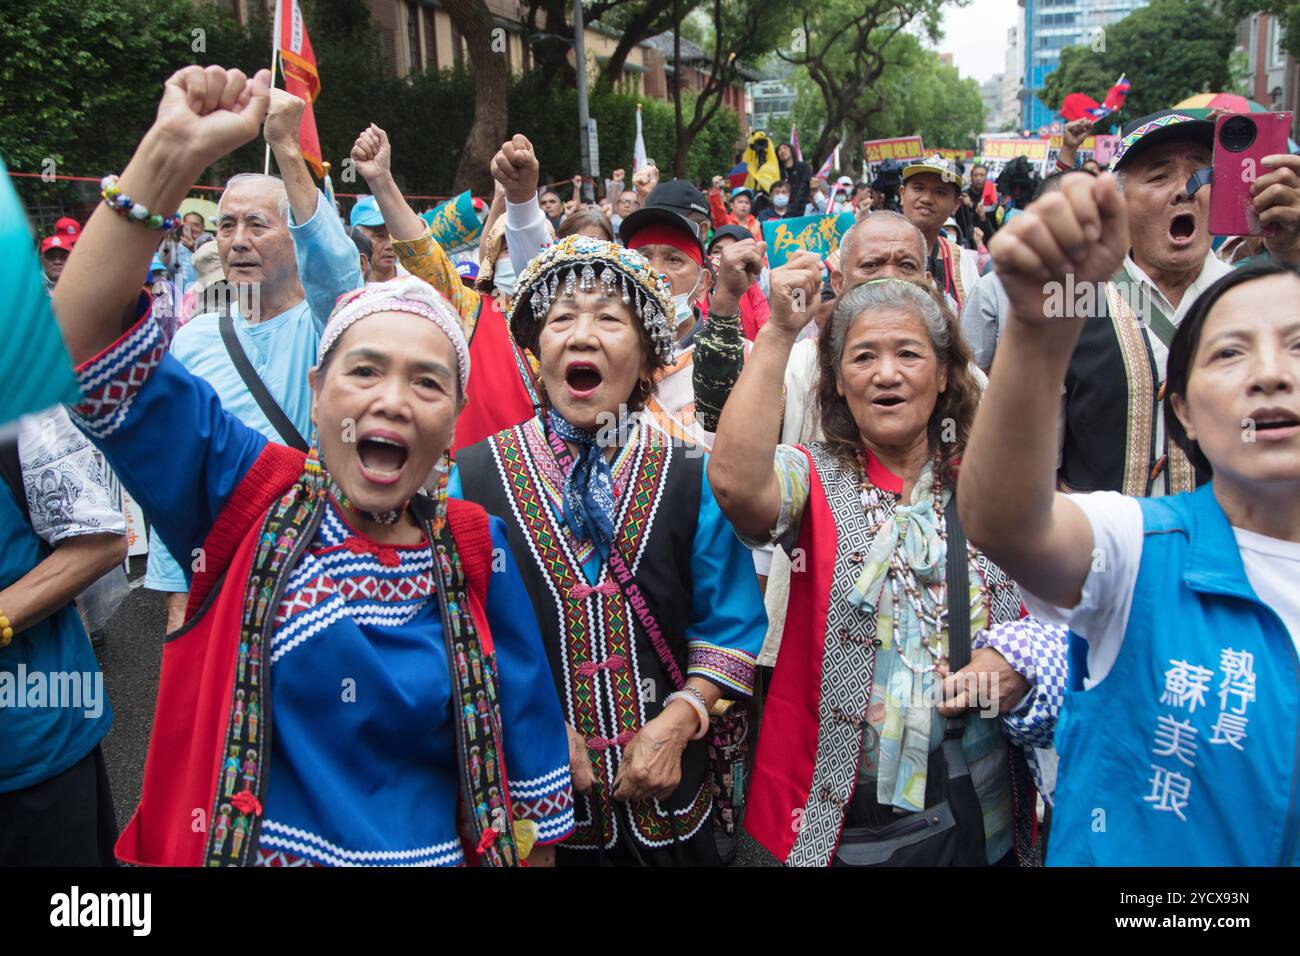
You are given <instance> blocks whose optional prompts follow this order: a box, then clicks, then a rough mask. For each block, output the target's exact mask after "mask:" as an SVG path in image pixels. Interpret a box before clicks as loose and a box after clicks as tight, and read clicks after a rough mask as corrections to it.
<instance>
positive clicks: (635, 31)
mask: <svg viewBox="0 0 1300 956" xmlns="http://www.w3.org/2000/svg"><path fill="white" fill-rule="evenodd" d="M673 2H675V0H650V2H649V3H647V4H646V5H645V7H644V8H642V9H641V10H640V11H639V12H638V13H637V14H636V15H635V16H634V17H633V18H632V19H631V20H630V21H628V24H627V26H626V27H625V28H624V30H623V35H622V36H621V37H619V38H618V45H617V46H615V47H614V52H613V53H611V54H610V55H609V60H608V61H606V63H605V68H604V69H603V70H601V72H600V83H601V85H603V86H605V87H607V88H613V86H614V84H616V83H617V82H618V80H619V75H620V74H621V73H622V72H623V65H624V64H625V63H626V62H627V58H628V55H629V54H630V53H631V52H632V50H633V49H634V48H635V47H636V45H637V44H638V43H640V42H641V41H642V40H644V39H645V38H646V37H648V36H652V35H654V33H655V32H656V31H655V29H654V26H655V21H656V20H658V19H659V17H660V16H662V15H663V14H664V13H665V12H666V11H667V10H668V8H669V7H671V6H672V4H673Z"/></svg>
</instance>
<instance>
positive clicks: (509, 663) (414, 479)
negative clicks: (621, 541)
mask: <svg viewBox="0 0 1300 956" xmlns="http://www.w3.org/2000/svg"><path fill="white" fill-rule="evenodd" d="M268 85H269V75H268V74H267V72H266V71H262V72H261V73H259V74H258V75H257V76H256V77H255V78H254V79H253V80H251V81H249V80H247V79H246V78H245V77H244V75H243V74H242V73H240V72H239V71H238V70H230V71H226V70H223V69H221V68H220V67H208V68H206V70H205V69H201V68H199V67H195V66H191V67H187V68H186V69H184V70H181V71H180V72H178V73H177V74H175V75H174V76H173V77H172V78H171V79H170V80H168V82H167V84H166V86H165V88H164V93H163V99H162V102H161V104H160V106H159V109H158V116H157V120H156V122H155V124H154V126H153V128H152V129H150V131H149V132H148V134H147V135H146V136H145V138H144V140H143V142H142V143H141V144H140V146H139V147H138V149H137V151H136V154H135V156H134V157H133V159H132V160H131V163H130V165H129V166H128V167H127V169H126V171H125V172H124V173H123V175H122V177H121V179H120V181H119V183H118V186H117V189H118V192H117V195H118V196H120V197H129V198H124V199H123V201H121V202H117V201H115V202H114V203H113V204H112V208H110V204H109V203H107V202H106V203H105V205H103V206H101V207H100V208H99V209H97V210H96V212H95V214H94V215H93V216H92V217H91V220H90V222H89V223H88V225H87V226H86V230H85V232H84V234H83V236H82V239H81V242H82V243H83V245H81V247H80V248H79V249H78V250H77V251H76V254H75V255H74V257H73V258H72V259H71V261H70V262H69V264H68V268H67V271H66V274H65V275H64V280H63V282H61V283H60V284H59V288H58V290H57V295H56V299H55V303H54V304H55V310H56V312H57V314H58V316H59V321H60V325H61V328H62V332H63V336H64V340H65V342H66V343H67V346H68V350H69V352H70V353H71V355H72V358H73V360H74V361H75V362H76V363H78V364H77V374H78V376H79V378H80V383H81V389H82V392H83V396H84V397H83V400H82V401H81V402H80V403H79V404H78V405H76V406H75V408H74V410H73V413H74V418H75V419H76V421H77V423H78V424H79V425H80V426H81V428H82V429H83V430H84V431H85V432H86V433H87V434H88V435H89V436H90V437H91V440H92V441H93V442H94V443H95V444H96V445H97V446H98V447H99V448H100V449H101V450H102V451H103V452H104V454H105V456H106V457H107V459H108V461H109V463H110V464H111V466H112V468H113V470H114V472H115V473H116V474H117V475H119V476H120V477H121V480H122V483H123V485H125V486H126V487H127V488H128V489H129V490H130V492H131V494H132V496H133V497H135V499H136V500H137V501H139V502H140V504H141V506H142V507H143V509H144V511H145V514H146V516H147V517H148V518H149V519H150V521H151V522H152V523H153V525H154V527H156V528H157V529H158V531H159V533H160V534H161V536H162V539H163V541H164V542H166V544H167V546H168V547H169V548H170V549H171V551H172V553H174V554H183V555H192V556H193V558H194V560H193V564H192V575H193V577H192V581H191V582H190V583H191V590H190V604H189V608H188V609H187V622H186V625H185V627H184V628H183V629H182V630H181V631H179V632H177V633H175V634H173V635H171V636H170V637H169V638H168V642H167V644H166V646H165V648H164V651H163V663H162V675H161V679H160V686H159V697H158V708H157V715H156V718H155V722H154V731H153V736H152V739H151V741H150V748H149V756H148V759H147V762H146V764H145V774H144V787H143V795H142V798H141V802H140V807H139V809H138V810H137V811H136V813H135V816H134V817H133V818H132V820H131V823H130V824H129V825H128V827H127V829H126V831H125V833H124V834H123V836H122V838H121V840H120V841H119V843H118V846H117V854H118V856H119V858H121V859H123V860H125V861H127V862H131V863H148V864H167V865H191V866H193V865H205V866H223V865H236V866H239V865H343V866H348V865H360V864H368V865H426V866H437V865H457V864H461V863H466V862H468V863H472V864H482V865H491V866H509V865H517V864H519V863H520V862H521V861H523V860H525V859H527V858H530V853H531V860H532V862H534V863H539V862H540V863H546V862H549V861H550V860H551V859H553V851H552V850H550V849H549V848H548V847H542V848H538V847H535V846H534V844H549V843H553V842H555V841H557V840H560V839H563V838H564V837H565V836H567V835H568V833H569V832H570V831H571V829H572V823H573V817H572V800H571V796H570V788H569V769H568V768H569V760H568V753H567V747H566V744H565V730H564V724H563V721H562V718H561V715H560V711H559V707H558V705H557V703H556V700H555V695H554V693H553V692H552V691H551V689H550V687H549V686H548V685H547V683H546V672H547V667H546V663H545V657H544V652H543V650H542V645H541V641H540V638H539V635H538V632H537V625H536V622H535V621H534V620H533V618H532V617H531V615H529V614H527V613H524V614H521V613H520V610H519V609H520V607H521V606H524V605H525V600H526V599H525V591H524V585H523V582H522V581H521V579H520V576H519V572H518V570H517V568H516V567H515V566H514V564H513V562H511V561H510V560H509V558H508V552H507V549H506V538H505V534H504V528H503V526H502V524H501V522H499V521H490V520H489V519H488V517H487V516H486V515H485V514H484V513H483V511H482V509H480V508H477V507H475V506H473V505H470V504H468V503H464V502H447V500H446V494H445V478H444V487H443V488H442V489H439V488H438V482H436V481H433V480H431V479H433V478H434V477H436V474H437V472H436V470H435V465H436V464H437V463H438V462H439V460H440V459H441V458H442V457H443V455H444V453H445V450H446V449H447V447H448V446H449V444H450V442H451V437H452V432H453V429H454V427H455V422H456V416H457V414H458V412H459V411H460V409H461V408H462V407H463V406H464V402H465V387H466V383H467V381H468V379H469V374H470V360H469V347H468V345H467V343H466V340H465V335H464V333H463V331H462V329H461V326H460V320H459V317H458V315H457V314H456V312H455V310H454V309H452V308H451V306H449V305H448V304H447V303H446V302H445V301H444V300H443V299H442V298H441V297H440V296H438V295H437V293H435V292H434V291H433V289H432V288H431V287H429V286H428V285H427V284H425V283H424V282H422V281H421V280H419V279H414V278H410V277H407V278H400V279H397V280H394V281H393V282H389V283H383V284H378V285H375V286H371V287H368V288H366V289H363V290H358V291H356V292H353V293H349V294H348V295H347V296H345V297H343V298H342V299H341V300H340V302H339V303H338V305H337V306H336V307H335V309H334V312H333V314H332V315H331V317H330V321H329V322H328V324H327V326H326V329H325V331H324V333H323V336H322V339H321V343H320V349H319V354H318V360H319V364H318V365H317V366H316V368H314V369H312V370H311V372H310V376H311V384H312V421H313V424H314V425H315V428H316V443H315V444H314V445H313V448H312V450H311V452H310V453H308V454H307V455H305V456H304V454H303V453H302V452H298V451H294V450H292V449H289V448H286V447H284V446H281V445H276V444H274V443H271V442H268V441H267V440H266V439H265V438H264V437H263V436H262V435H261V434H259V433H258V432H255V431H253V430H252V429H250V428H248V427H246V426H245V425H244V424H243V423H242V422H240V421H239V420H238V419H236V418H233V417H232V416H231V415H229V414H228V413H227V412H226V411H225V410H224V409H223V408H222V406H221V403H220V401H219V400H218V398H217V396H216V394H215V393H214V392H213V390H212V388H211V387H210V386H209V385H208V384H207V383H206V382H205V381H203V380H202V379H199V378H196V377H195V376H193V375H192V374H190V373H189V372H187V371H186V370H185V369H184V368H183V367H182V366H181V365H180V364H179V363H177V362H176V361H175V360H174V359H173V358H172V357H171V356H170V355H169V354H167V352H166V350H165V348H164V346H163V341H162V333H161V331H160V329H159V328H158V326H157V324H156V323H155V322H154V321H153V319H152V316H151V314H150V307H149V300H148V297H147V296H144V297H141V296H139V294H138V288H137V283H136V281H135V277H137V276H138V275H140V274H141V271H142V269H143V267H144V264H145V263H146V262H147V261H148V257H149V253H150V251H151V249H152V247H153V245H154V242H155V238H156V235H155V233H154V232H153V231H152V230H151V229H150V228H149V227H148V223H149V222H150V221H151V220H150V219H149V218H148V216H149V212H148V211H149V210H167V209H174V208H175V207H176V205H177V203H179V201H180V199H181V197H182V196H183V195H184V193H185V190H186V189H187V188H188V186H189V184H190V183H192V182H193V181H194V180H195V179H197V178H198V176H199V174H200V173H202V171H203V169H204V168H205V167H206V166H207V165H208V164H209V163H211V162H213V161H214V160H216V159H218V158H220V157H221V156H223V155H225V154H226V153H228V152H230V151H231V150H232V149H235V148H237V147H238V146H240V145H241V144H242V143H244V142H246V141H247V140H248V139H250V138H251V137H252V136H253V135H254V134H255V133H256V131H257V128H258V124H259V122H260V120H261V118H262V116H264V115H265V113H266V106H267V97H268ZM106 198H109V199H112V198H113V197H112V196H109V197H106ZM136 207H139V209H140V210H143V212H144V215H143V216H137V215H136V212H135V211H136ZM127 210H131V211H132V212H131V215H130V216H127V215H124V214H122V213H125V212H126V211H127ZM115 212H116V213H119V214H118V215H115V214H114V213H115ZM304 374H307V370H306V369H304ZM430 491H432V493H431V494H430V493H429V492H430ZM498 555H506V557H504V558H501V557H498ZM493 571H496V572H498V573H492V572H493ZM273 705H274V706H273Z"/></svg>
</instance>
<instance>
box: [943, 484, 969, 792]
mask: <svg viewBox="0 0 1300 956" xmlns="http://www.w3.org/2000/svg"><path fill="white" fill-rule="evenodd" d="M943 517H944V524H945V529H946V530H945V534H946V535H947V539H948V562H947V568H946V571H947V574H946V578H947V584H948V587H947V591H948V669H949V673H952V674H955V673H957V672H958V671H959V670H961V669H962V668H963V667H965V666H966V665H967V664H969V663H970V564H969V563H968V562H967V560H966V532H965V530H964V529H963V528H962V526H961V517H960V516H959V515H958V514H957V490H956V489H955V488H954V489H953V492H952V495H951V497H949V499H948V507H946V508H945V509H944V511H943ZM945 728H946V729H945V733H944V738H945V748H946V749H945V751H944V753H945V756H946V758H947V759H948V761H949V774H950V775H952V774H953V773H954V772H956V771H957V770H958V768H957V767H956V766H954V763H953V761H954V760H959V761H960V763H961V764H962V766H963V767H964V765H965V757H964V756H960V754H961V748H960V740H961V735H962V733H963V732H964V730H965V728H966V715H965V714H963V715H962V716H960V717H950V718H948V720H947V721H946V722H945ZM949 742H951V743H952V745H953V746H954V747H956V748H957V749H956V750H952V748H951V747H948V746H947V744H948V743H949ZM950 751H951V752H950Z"/></svg>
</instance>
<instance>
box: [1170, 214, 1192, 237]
mask: <svg viewBox="0 0 1300 956" xmlns="http://www.w3.org/2000/svg"><path fill="white" fill-rule="evenodd" d="M1194 232H1196V217H1195V216H1193V215H1191V214H1190V213H1185V212H1183V213H1179V214H1178V215H1177V216H1174V218H1173V221H1172V222H1170V223H1169V235H1170V237H1171V238H1172V239H1173V240H1174V241H1175V242H1186V241H1187V240H1188V239H1190V238H1192V234H1193V233H1194Z"/></svg>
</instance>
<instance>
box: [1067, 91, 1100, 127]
mask: <svg viewBox="0 0 1300 956" xmlns="http://www.w3.org/2000/svg"><path fill="white" fill-rule="evenodd" d="M1100 105H1101V104H1100V103H1098V102H1097V101H1096V100H1094V99H1093V98H1092V97H1091V96H1089V95H1088V94H1086V93H1071V94H1070V95H1069V96H1067V97H1066V98H1065V99H1064V100H1063V101H1062V102H1061V116H1062V118H1064V119H1065V120H1066V122H1069V123H1073V122H1074V121H1075V120H1077V119H1083V117H1085V116H1091V115H1092V111H1093V110H1095V109H1097V107H1098V106H1100Z"/></svg>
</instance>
